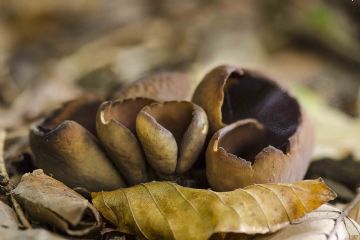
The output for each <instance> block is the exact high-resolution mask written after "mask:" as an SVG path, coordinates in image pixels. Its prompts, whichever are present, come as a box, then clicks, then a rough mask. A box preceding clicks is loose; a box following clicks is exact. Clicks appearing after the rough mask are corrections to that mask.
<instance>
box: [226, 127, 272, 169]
mask: <svg viewBox="0 0 360 240" xmlns="http://www.w3.org/2000/svg"><path fill="white" fill-rule="evenodd" d="M265 133H266V132H265V129H264V128H262V127H260V126H259V125H256V124H255V123H254V122H248V123H244V124H241V125H238V126H236V127H235V128H234V129H232V130H231V131H229V132H227V133H225V134H224V135H223V136H221V137H220V139H219V146H220V147H222V148H224V149H225V150H226V151H227V152H229V153H232V154H234V155H236V156H238V157H241V158H243V159H246V160H248V161H250V162H252V163H253V162H254V160H255V157H256V154H257V153H259V152H260V151H261V150H262V149H263V148H265V147H266V146H267V139H266V135H265ZM237 139H241V141H237Z"/></svg>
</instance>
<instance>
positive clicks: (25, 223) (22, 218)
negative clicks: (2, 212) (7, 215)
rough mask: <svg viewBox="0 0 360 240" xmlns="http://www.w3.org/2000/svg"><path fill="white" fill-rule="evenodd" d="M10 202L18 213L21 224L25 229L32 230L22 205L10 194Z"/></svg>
mask: <svg viewBox="0 0 360 240" xmlns="http://www.w3.org/2000/svg"><path fill="white" fill-rule="evenodd" d="M10 200H11V203H12V205H13V208H14V210H15V212H16V214H17V216H18V218H19V220H20V223H21V224H22V225H23V226H24V227H25V228H32V227H31V224H30V222H29V220H27V218H26V217H25V214H24V211H23V209H22V208H21V206H20V204H19V203H18V202H17V201H16V199H15V198H14V196H13V195H12V194H10Z"/></svg>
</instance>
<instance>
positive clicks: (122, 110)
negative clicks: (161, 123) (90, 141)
mask: <svg viewBox="0 0 360 240" xmlns="http://www.w3.org/2000/svg"><path fill="white" fill-rule="evenodd" d="M152 102H154V101H153V100H151V99H147V98H135V99H126V100H119V101H114V102H110V101H109V102H104V103H103V104H102V105H101V106H100V108H99V111H98V115H97V119H96V126H97V133H98V137H99V139H100V141H101V142H102V144H103V145H104V147H105V150H106V151H107V153H108V154H109V156H110V158H111V159H112V160H113V162H114V164H115V165H116V166H117V168H118V170H119V172H120V173H121V175H122V176H123V177H124V178H125V180H126V182H127V183H128V184H129V185H134V184H138V183H142V182H147V181H148V180H149V177H148V173H147V166H146V160H145V157H144V154H143V151H142V148H141V145H140V143H139V141H138V140H137V136H136V126H135V119H136V116H137V114H138V112H139V111H140V110H141V109H142V108H143V107H144V106H146V105H148V104H150V103H152Z"/></svg>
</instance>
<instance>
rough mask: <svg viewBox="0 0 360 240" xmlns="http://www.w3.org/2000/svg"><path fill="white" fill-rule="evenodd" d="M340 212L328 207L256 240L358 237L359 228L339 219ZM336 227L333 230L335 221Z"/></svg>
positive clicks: (349, 221)
mask: <svg viewBox="0 0 360 240" xmlns="http://www.w3.org/2000/svg"><path fill="white" fill-rule="evenodd" d="M341 214H342V212H341V211H340V210H339V209H337V208H335V207H332V206H330V205H323V206H321V207H320V208H319V209H317V210H315V211H314V212H311V213H309V214H307V215H306V216H305V217H304V218H302V219H300V220H298V221H296V222H294V223H293V224H291V225H290V226H288V227H286V228H284V229H282V230H280V231H279V232H277V233H274V234H270V235H267V236H260V237H256V238H255V239H256V240H283V239H291V240H308V239H311V240H327V239H329V240H335V239H336V240H348V239H354V240H355V239H358V238H359V237H360V226H359V225H358V224H357V223H356V222H355V221H354V220H352V219H350V218H348V217H345V218H343V219H341ZM338 219H340V222H339V223H338V227H336V228H335V223H336V222H337V221H339V220H338Z"/></svg>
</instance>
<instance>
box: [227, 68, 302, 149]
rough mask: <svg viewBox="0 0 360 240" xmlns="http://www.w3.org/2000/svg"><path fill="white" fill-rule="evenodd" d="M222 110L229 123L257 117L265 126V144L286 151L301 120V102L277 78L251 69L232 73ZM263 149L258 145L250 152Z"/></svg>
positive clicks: (263, 138)
mask: <svg viewBox="0 0 360 240" xmlns="http://www.w3.org/2000/svg"><path fill="white" fill-rule="evenodd" d="M221 111H222V116H223V119H222V120H223V122H224V123H226V124H230V123H233V122H235V121H237V120H241V119H248V118H253V119H256V120H257V121H259V122H260V123H261V124H262V125H263V126H264V129H265V133H264V136H263V137H262V140H263V143H262V144H261V145H264V146H268V145H272V146H274V147H276V148H278V149H280V150H282V151H283V152H284V153H286V152H287V150H288V145H289V142H288V139H289V137H290V136H292V135H293V134H294V133H295V131H296V129H297V127H298V125H299V121H300V106H299V104H298V103H297V102H296V100H295V99H294V98H293V97H291V96H289V95H288V94H287V93H286V92H285V91H284V90H282V89H281V88H280V87H279V86H277V85H276V84H275V83H274V82H271V81H269V80H267V79H264V78H262V77H259V76H254V75H252V74H249V73H247V72H245V74H244V75H239V74H238V73H232V74H231V75H230V76H229V78H228V79H227V81H226V84H225V86H224V101H223V105H222V108H221ZM238 139H239V138H238ZM234 141H235V140H234ZM254 150H255V149H254ZM260 150H261V149H260ZM260 150H257V149H256V151H257V152H256V153H252V154H250V155H256V154H257V153H258V152H259V151H260ZM237 154H240V153H237ZM240 155H241V154H240Z"/></svg>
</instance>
